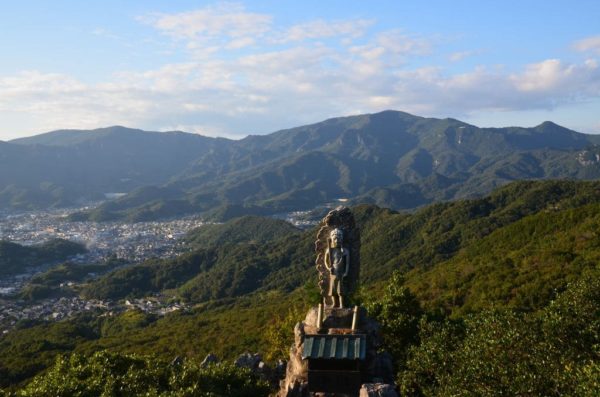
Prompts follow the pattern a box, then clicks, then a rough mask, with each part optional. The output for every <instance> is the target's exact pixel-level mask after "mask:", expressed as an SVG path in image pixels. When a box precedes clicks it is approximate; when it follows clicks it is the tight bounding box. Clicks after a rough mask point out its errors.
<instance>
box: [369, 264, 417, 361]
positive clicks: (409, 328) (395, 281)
mask: <svg viewBox="0 0 600 397" xmlns="http://www.w3.org/2000/svg"><path fill="white" fill-rule="evenodd" d="M367 310H368V312H369V313H370V314H371V315H372V316H373V317H375V319H376V320H377V321H378V322H379V324H380V326H381V336H382V337H383V342H384V344H385V347H386V350H387V351H388V352H389V353H391V354H392V356H393V357H394V359H395V362H396V365H397V367H401V366H403V365H404V361H405V360H406V352H407V350H408V348H409V347H410V346H411V345H413V344H415V343H416V342H417V337H418V324H419V319H420V318H421V316H422V315H423V311H422V309H421V306H420V304H419V301H418V300H417V298H416V297H415V295H414V294H413V293H412V292H410V290H409V289H408V288H407V287H405V286H404V278H403V277H402V275H401V274H400V272H398V271H396V272H394V273H393V274H392V277H391V278H390V280H389V282H388V285H387V289H386V291H385V293H384V294H383V296H382V297H381V298H380V299H378V300H377V301H374V302H372V303H371V304H370V305H368V306H367Z"/></svg>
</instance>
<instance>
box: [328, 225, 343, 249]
mask: <svg viewBox="0 0 600 397" xmlns="http://www.w3.org/2000/svg"><path fill="white" fill-rule="evenodd" d="M329 238H330V239H331V246H332V247H339V246H341V245H342V241H343V239H344V232H342V229H338V228H335V229H333V230H332V231H331V233H329Z"/></svg>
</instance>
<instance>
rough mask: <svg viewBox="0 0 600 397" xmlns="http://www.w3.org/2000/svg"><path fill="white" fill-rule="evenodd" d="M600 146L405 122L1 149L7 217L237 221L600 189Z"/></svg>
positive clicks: (0, 183)
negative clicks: (67, 213)
mask: <svg viewBox="0 0 600 397" xmlns="http://www.w3.org/2000/svg"><path fill="white" fill-rule="evenodd" d="M598 143H600V137H597V136H593V135H586V134H581V133H578V132H575V131H572V130H569V129H567V128H564V127H561V126H559V125H556V124H554V123H552V122H544V123H542V124H540V125H539V126H536V127H533V128H521V127H508V128H478V127H475V126H473V125H470V124H467V123H464V122H461V121H459V120H454V119H434V118H424V117H418V116H413V115H410V114H408V113H404V112H398V111H384V112H380V113H375V114H366V115H358V116H349V117H340V118H333V119H329V120H325V121H323V122H320V123H316V124H311V125H307V126H302V127H296V128H292V129H288V130H282V131H277V132H274V133H272V134H269V135H262V136H248V137H246V138H244V139H242V140H239V141H233V140H228V139H222V138H208V137H202V136H199V135H195V134H187V133H181V132H173V133H149V132H143V131H140V130H131V129H127V128H124V127H110V128H105V129H99V130H95V131H94V132H93V133H91V132H84V131H68V130H67V131H56V132H52V133H48V134H42V135H38V136H36V137H31V138H23V139H18V140H15V141H10V142H8V143H5V144H4V145H0V166H3V167H1V168H0V169H1V170H2V171H0V208H2V207H8V208H35V207H45V206H53V205H54V206H61V205H67V204H69V203H72V202H76V201H77V200H78V199H87V200H91V199H101V198H102V195H103V193H106V192H125V193H129V194H128V195H127V196H125V197H123V198H121V199H117V200H114V201H110V202H107V203H105V204H104V205H101V206H100V207H99V208H97V209H95V210H93V211H90V212H89V213H82V214H78V215H77V219H93V220H108V219H117V218H125V219H128V220H131V221H139V220H149V219H156V218H160V217H170V216H177V215H181V214H184V213H192V212H202V213H204V214H205V215H206V216H207V217H213V218H216V219H226V218H229V217H233V216H240V215H244V214H258V215H265V214H270V213H277V212H284V211H289V210H296V209H308V208H312V207H314V206H316V205H319V204H323V203H326V202H331V201H333V200H336V199H338V198H350V199H352V202H353V203H359V202H367V203H373V204H377V205H379V206H384V207H392V208H396V209H401V208H414V207H417V206H420V205H424V204H427V203H430V202H433V201H436V200H450V199H455V198H463V197H472V196H478V195H482V194H485V193H488V192H490V191H491V190H493V189H494V188H495V187H497V186H501V185H504V184H506V183H508V182H510V181H514V180H521V179H550V178H559V179H562V178H570V179H595V178H598V177H600V148H599V147H597V146H596V144H598ZM11 164H15V165H17V164H18V166H12V167H11V166H10V165H11ZM13 169H15V170H17V171H12V170H13ZM9 170H11V171H9ZM65 175H68V176H67V177H65Z"/></svg>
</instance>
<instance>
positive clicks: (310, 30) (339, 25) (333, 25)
mask: <svg viewBox="0 0 600 397" xmlns="http://www.w3.org/2000/svg"><path fill="white" fill-rule="evenodd" d="M374 22H375V21H373V20H370V19H356V20H350V21H326V20H323V19H318V20H315V21H309V22H305V23H302V24H298V25H294V26H292V27H290V28H289V29H287V30H286V31H284V32H283V33H282V34H281V35H280V37H278V38H276V39H274V40H273V41H274V42H279V43H287V42H292V41H302V40H306V39H324V38H329V37H345V38H346V39H349V38H358V37H362V36H364V34H365V32H366V30H367V29H368V28H369V27H370V26H372V25H373V24H374Z"/></svg>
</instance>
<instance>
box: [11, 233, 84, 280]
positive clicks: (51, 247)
mask: <svg viewBox="0 0 600 397" xmlns="http://www.w3.org/2000/svg"><path fill="white" fill-rule="evenodd" d="M84 252H86V249H85V247H84V246H83V245H81V244H79V243H74V242H72V241H67V240H63V239H53V240H49V241H47V242H45V243H42V244H38V245H33V246H23V245H19V244H15V243H11V242H8V241H4V240H0V275H11V274H17V273H19V272H23V271H25V268H26V267H33V266H39V265H42V264H45V263H50V262H56V261H60V260H65V259H67V258H68V257H70V256H73V255H77V254H81V253H84Z"/></svg>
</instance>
